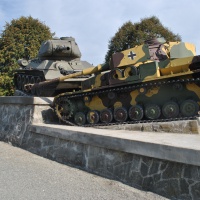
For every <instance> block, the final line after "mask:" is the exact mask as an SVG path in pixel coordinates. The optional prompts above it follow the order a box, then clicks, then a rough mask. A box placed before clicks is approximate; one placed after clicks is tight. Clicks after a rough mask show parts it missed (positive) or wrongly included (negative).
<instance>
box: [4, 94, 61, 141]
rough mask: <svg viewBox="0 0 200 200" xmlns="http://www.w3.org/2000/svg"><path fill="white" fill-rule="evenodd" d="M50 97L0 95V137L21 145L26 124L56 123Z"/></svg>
mask: <svg viewBox="0 0 200 200" xmlns="http://www.w3.org/2000/svg"><path fill="white" fill-rule="evenodd" d="M51 103H52V98H34V97H0V139H1V140H3V141H7V142H11V143H13V144H15V145H21V143H22V139H23V137H24V134H25V133H26V132H27V127H28V125H30V124H32V123H52V122H53V123H58V120H57V117H56V116H55V114H54V112H53V110H52V109H51V107H50V105H51Z"/></svg>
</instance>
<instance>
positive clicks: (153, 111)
mask: <svg viewBox="0 0 200 200" xmlns="http://www.w3.org/2000/svg"><path fill="white" fill-rule="evenodd" d="M160 114H161V110H160V107H159V106H158V105H156V104H149V105H147V106H146V107H145V116H146V118H148V119H152V120H154V119H158V118H159V117H160Z"/></svg>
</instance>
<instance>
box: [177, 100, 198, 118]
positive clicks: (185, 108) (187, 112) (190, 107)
mask: <svg viewBox="0 0 200 200" xmlns="http://www.w3.org/2000/svg"><path fill="white" fill-rule="evenodd" d="M180 110H181V114H182V115H183V116H184V117H192V116H195V115H196V114H197V113H198V111H199V105H198V104H197V102H195V101H194V100H185V101H183V103H182V104H181V106H180Z"/></svg>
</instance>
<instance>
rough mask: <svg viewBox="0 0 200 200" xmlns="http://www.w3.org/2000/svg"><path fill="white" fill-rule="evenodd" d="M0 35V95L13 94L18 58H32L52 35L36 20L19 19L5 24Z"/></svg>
mask: <svg viewBox="0 0 200 200" xmlns="http://www.w3.org/2000/svg"><path fill="white" fill-rule="evenodd" d="M4 28H5V29H4V30H3V31H2V33H1V35H0V95H7V96H8V95H12V94H13V92H14V86H13V75H14V70H16V69H17V68H18V67H19V66H18V64H17V61H18V59H20V58H26V59H30V58H34V57H36V56H37V53H38V50H39V47H40V45H41V43H42V41H44V40H48V39H51V38H52V36H53V35H54V34H53V33H51V32H50V28H49V27H48V26H46V25H45V24H44V23H42V22H40V21H39V20H38V19H34V18H32V17H31V16H29V17H20V18H19V19H13V20H12V21H11V22H10V23H7V22H6V25H5V26H4Z"/></svg>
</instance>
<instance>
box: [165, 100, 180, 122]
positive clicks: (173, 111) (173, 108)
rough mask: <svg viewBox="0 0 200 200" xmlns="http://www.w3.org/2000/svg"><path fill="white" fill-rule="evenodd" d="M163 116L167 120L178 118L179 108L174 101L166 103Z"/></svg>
mask: <svg viewBox="0 0 200 200" xmlns="http://www.w3.org/2000/svg"><path fill="white" fill-rule="evenodd" d="M162 114H163V116H164V117H165V118H167V119H169V118H176V117H177V116H178V114H179V106H178V104H177V103H176V102H174V101H169V102H167V103H165V104H164V105H163V107H162Z"/></svg>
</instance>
